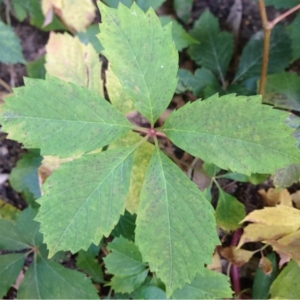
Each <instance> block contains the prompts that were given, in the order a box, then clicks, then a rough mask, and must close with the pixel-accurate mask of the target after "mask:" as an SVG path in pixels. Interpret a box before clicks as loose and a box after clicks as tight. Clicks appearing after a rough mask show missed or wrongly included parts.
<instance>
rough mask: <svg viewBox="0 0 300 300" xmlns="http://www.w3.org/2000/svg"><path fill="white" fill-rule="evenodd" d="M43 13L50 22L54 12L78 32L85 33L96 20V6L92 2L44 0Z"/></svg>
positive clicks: (82, 0)
mask: <svg viewBox="0 0 300 300" xmlns="http://www.w3.org/2000/svg"><path fill="white" fill-rule="evenodd" d="M42 11H43V14H44V16H45V17H46V18H47V21H48V23H49V21H50V22H51V20H49V16H52V15H53V11H54V12H56V14H57V15H58V16H59V17H60V18H61V19H62V20H63V21H64V22H65V23H66V24H67V25H68V27H69V28H71V29H73V30H76V31H84V30H85V29H86V27H87V26H88V25H89V24H91V23H92V22H93V20H94V18H95V5H94V4H93V1H92V0H42Z"/></svg>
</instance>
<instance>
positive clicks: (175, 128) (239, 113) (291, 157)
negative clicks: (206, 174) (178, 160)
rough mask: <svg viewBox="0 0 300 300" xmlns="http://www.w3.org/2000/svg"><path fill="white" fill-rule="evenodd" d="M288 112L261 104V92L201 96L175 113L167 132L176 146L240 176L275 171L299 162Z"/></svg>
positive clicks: (169, 122)
mask: <svg viewBox="0 0 300 300" xmlns="http://www.w3.org/2000/svg"><path fill="white" fill-rule="evenodd" d="M287 116H288V114H287V113H285V112H282V111H278V110H275V109H273V108H272V107H270V106H267V105H261V104H260V96H252V97H246V96H239V97H236V96H235V95H234V94H231V95H225V96H223V97H218V95H214V96H212V97H210V98H209V99H207V100H205V101H200V100H197V101H195V102H193V103H189V104H186V105H185V106H184V107H183V108H181V109H180V110H178V111H175V112H173V113H172V114H171V116H170V117H169V118H168V119H167V120H166V123H165V125H164V132H165V133H166V134H167V136H168V137H169V138H170V139H171V140H172V142H174V143H175V144H176V145H177V146H178V147H180V148H182V149H184V150H185V151H187V152H189V153H190V154H192V155H194V156H197V157H200V158H202V159H203V160H204V161H205V162H208V163H210V162H211V163H214V164H215V165H217V166H218V167H220V168H222V169H225V170H226V169H230V170H231V171H235V172H239V173H242V174H248V175H250V173H262V174H272V173H274V172H275V170H276V169H279V168H282V167H284V166H287V165H289V164H292V163H298V162H299V161H300V153H299V151H298V149H297V147H296V140H295V139H294V138H293V137H292V131H293V129H291V128H289V127H288V126H287V125H285V124H284V121H285V119H286V118H287Z"/></svg>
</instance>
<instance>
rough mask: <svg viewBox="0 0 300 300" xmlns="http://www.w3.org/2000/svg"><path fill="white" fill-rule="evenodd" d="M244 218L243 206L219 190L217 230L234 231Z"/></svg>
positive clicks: (244, 210)
mask: <svg viewBox="0 0 300 300" xmlns="http://www.w3.org/2000/svg"><path fill="white" fill-rule="evenodd" d="M245 217H246V209H245V206H244V205H243V204H242V203H241V202H239V201H238V200H237V199H236V198H235V197H233V196H231V195H229V194H227V193H225V192H224V191H223V190H222V189H221V188H219V199H218V204H217V208H216V221H217V225H218V227H219V228H221V229H223V230H225V231H232V230H236V229H238V228H239V227H241V226H242V225H241V224H239V223H240V222H241V221H242V220H243V219H244V218H245Z"/></svg>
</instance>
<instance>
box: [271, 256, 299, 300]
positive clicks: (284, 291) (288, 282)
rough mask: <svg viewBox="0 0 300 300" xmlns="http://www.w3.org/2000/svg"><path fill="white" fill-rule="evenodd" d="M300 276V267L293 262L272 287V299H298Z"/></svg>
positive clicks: (286, 267)
mask: <svg viewBox="0 0 300 300" xmlns="http://www.w3.org/2000/svg"><path fill="white" fill-rule="evenodd" d="M299 276H300V267H299V266H298V264H297V263H296V262H295V261H294V260H291V261H290V262H289V263H288V264H287V265H286V266H285V268H284V269H283V270H282V271H281V273H280V274H279V276H277V278H276V279H275V280H274V282H273V284H272V285H271V289H270V292H271V298H273V299H298V298H299V297H300V285H299V284H298V282H299Z"/></svg>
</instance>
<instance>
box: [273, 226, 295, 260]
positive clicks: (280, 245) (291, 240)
mask: <svg viewBox="0 0 300 300" xmlns="http://www.w3.org/2000/svg"><path fill="white" fill-rule="evenodd" d="M268 244H270V245H271V246H272V247H273V249H274V250H275V251H276V252H278V253H281V254H284V255H285V256H288V257H289V258H292V259H294V260H295V261H296V262H297V263H298V264H299V263H300V231H299V230H298V231H296V232H293V233H291V234H289V235H287V236H284V237H283V238H281V239H279V240H277V241H270V242H268Z"/></svg>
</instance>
